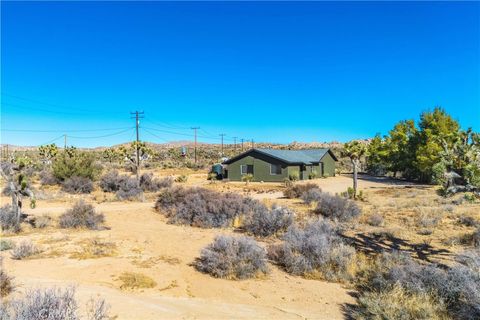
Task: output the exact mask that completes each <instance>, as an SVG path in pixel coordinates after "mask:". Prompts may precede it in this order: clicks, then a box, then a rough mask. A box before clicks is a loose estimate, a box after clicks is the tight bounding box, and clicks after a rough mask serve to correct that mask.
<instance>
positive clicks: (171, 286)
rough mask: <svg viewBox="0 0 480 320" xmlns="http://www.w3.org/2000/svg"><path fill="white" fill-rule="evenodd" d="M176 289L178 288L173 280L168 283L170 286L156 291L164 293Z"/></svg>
mask: <svg viewBox="0 0 480 320" xmlns="http://www.w3.org/2000/svg"><path fill="white" fill-rule="evenodd" d="M177 287H178V282H177V280H173V281H172V282H170V284H169V285H168V286H166V287H163V288H160V289H158V290H159V291H165V290H170V289H173V288H177Z"/></svg>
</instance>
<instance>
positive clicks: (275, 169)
mask: <svg viewBox="0 0 480 320" xmlns="http://www.w3.org/2000/svg"><path fill="white" fill-rule="evenodd" d="M270 174H271V175H277V174H282V166H281V165H279V164H270Z"/></svg>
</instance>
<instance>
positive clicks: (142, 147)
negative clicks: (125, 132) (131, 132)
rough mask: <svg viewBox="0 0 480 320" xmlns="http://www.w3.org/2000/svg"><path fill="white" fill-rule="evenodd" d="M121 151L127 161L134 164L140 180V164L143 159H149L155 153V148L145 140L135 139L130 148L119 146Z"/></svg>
mask: <svg viewBox="0 0 480 320" xmlns="http://www.w3.org/2000/svg"><path fill="white" fill-rule="evenodd" d="M119 152H120V154H121V155H122V157H123V158H124V159H125V160H126V161H129V162H130V163H131V164H133V165H134V167H135V173H136V174H137V181H138V180H139V175H140V166H141V164H142V162H143V161H145V160H147V159H148V158H149V157H150V156H151V155H153V150H152V149H150V148H149V147H148V146H147V145H146V143H145V142H137V141H134V142H132V144H131V145H130V147H129V148H126V147H124V146H121V147H120V148H119ZM137 152H138V156H137ZM137 159H138V161H137Z"/></svg>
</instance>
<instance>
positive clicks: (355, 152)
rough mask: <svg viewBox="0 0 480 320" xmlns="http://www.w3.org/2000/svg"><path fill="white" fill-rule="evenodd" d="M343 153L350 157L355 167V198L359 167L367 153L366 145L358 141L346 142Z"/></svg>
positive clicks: (355, 195)
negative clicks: (361, 159)
mask: <svg viewBox="0 0 480 320" xmlns="http://www.w3.org/2000/svg"><path fill="white" fill-rule="evenodd" d="M344 148H345V149H344V150H343V155H344V156H346V157H349V158H350V161H352V167H353V198H354V199H356V198H357V180H358V167H359V165H360V158H361V157H362V156H363V155H364V154H365V152H366V147H365V145H363V144H362V143H360V142H358V141H351V142H348V143H345V146H344Z"/></svg>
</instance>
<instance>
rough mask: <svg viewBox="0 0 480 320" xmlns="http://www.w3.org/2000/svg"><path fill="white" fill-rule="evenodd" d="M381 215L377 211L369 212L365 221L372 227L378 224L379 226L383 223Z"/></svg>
mask: <svg viewBox="0 0 480 320" xmlns="http://www.w3.org/2000/svg"><path fill="white" fill-rule="evenodd" d="M383 220H384V219H383V216H382V215H380V214H378V213H374V214H371V215H370V216H368V218H367V223H368V224H369V225H371V226H374V227H378V226H381V225H382V224H383Z"/></svg>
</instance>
